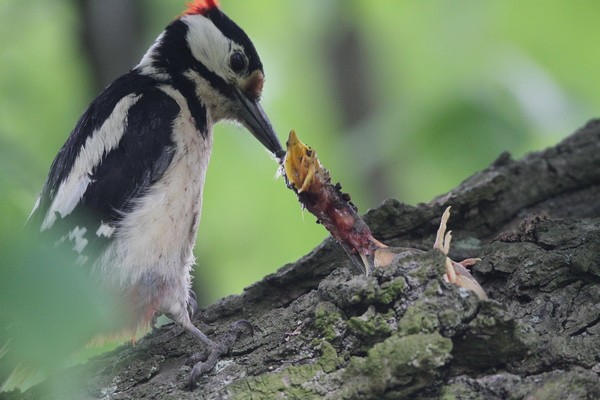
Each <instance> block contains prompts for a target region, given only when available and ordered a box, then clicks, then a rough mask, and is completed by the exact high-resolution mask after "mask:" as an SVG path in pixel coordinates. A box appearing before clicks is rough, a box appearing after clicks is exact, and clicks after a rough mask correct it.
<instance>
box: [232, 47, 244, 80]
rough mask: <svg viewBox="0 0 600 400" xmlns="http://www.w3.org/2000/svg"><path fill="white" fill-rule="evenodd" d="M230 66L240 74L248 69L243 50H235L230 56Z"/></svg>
mask: <svg viewBox="0 0 600 400" xmlns="http://www.w3.org/2000/svg"><path fill="white" fill-rule="evenodd" d="M229 66H230V67H231V70H232V71H233V72H235V73H236V74H239V73H240V72H242V71H244V70H245V69H246V58H244V55H243V54H242V53H241V52H239V51H234V52H233V54H231V57H229Z"/></svg>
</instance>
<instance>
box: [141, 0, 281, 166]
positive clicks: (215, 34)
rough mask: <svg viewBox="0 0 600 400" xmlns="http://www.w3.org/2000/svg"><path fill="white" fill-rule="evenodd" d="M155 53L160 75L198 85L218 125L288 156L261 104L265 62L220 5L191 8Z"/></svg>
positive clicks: (203, 1) (198, 2) (202, 2)
mask: <svg viewBox="0 0 600 400" xmlns="http://www.w3.org/2000/svg"><path fill="white" fill-rule="evenodd" d="M154 47H155V49H154V51H152V50H151V52H150V55H149V57H151V61H152V62H151V65H152V68H153V69H154V70H155V72H158V73H160V72H162V71H164V72H167V73H168V74H169V75H171V76H178V77H179V79H185V80H187V81H188V83H191V84H193V85H194V86H195V91H196V95H197V96H198V97H199V98H200V99H201V102H202V103H203V105H204V106H205V107H206V108H207V109H208V110H209V112H210V118H211V119H212V121H213V122H217V121H219V120H222V119H226V120H233V121H236V122H239V123H241V124H242V125H244V126H245V127H246V128H247V129H248V130H249V131H250V132H251V133H252V134H253V135H254V136H255V137H256V138H257V139H258V140H259V141H260V142H261V143H262V144H263V145H264V146H265V147H266V148H267V149H268V150H269V151H270V152H272V153H273V154H275V155H276V156H277V157H279V158H281V157H282V156H283V154H284V150H283V148H282V147H281V144H280V143H279V140H278V138H277V135H276V134H275V131H274V130H273V127H272V126H271V123H270V121H269V119H268V118H267V116H266V114H265V112H264V111H263V108H262V106H261V104H260V98H261V94H262V89H263V84H264V79H265V78H264V71H263V66H262V62H261V61H260V58H259V56H258V53H257V52H256V49H255V47H254V45H253V44H252V42H251V41H250V38H248V36H247V35H246V33H245V32H244V31H243V30H242V29H241V28H240V27H239V26H238V25H237V24H236V23H235V22H233V21H232V20H231V19H229V17H227V15H225V13H223V12H222V11H221V9H220V8H219V6H218V2H217V1H216V0H195V1H193V2H191V3H188V8H187V10H186V11H185V12H184V13H183V14H182V15H181V16H180V17H179V18H178V19H177V20H175V21H174V22H173V23H172V24H171V25H170V26H169V27H168V28H167V29H166V30H165V32H164V33H163V34H162V35H161V37H160V38H159V40H158V41H157V44H156V45H155V46H154ZM147 57H148V55H147ZM142 62H143V61H142Z"/></svg>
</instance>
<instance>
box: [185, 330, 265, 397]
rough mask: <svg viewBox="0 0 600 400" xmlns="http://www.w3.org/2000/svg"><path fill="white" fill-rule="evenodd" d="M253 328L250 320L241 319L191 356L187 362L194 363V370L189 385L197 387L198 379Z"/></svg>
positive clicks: (251, 331)
mask: <svg viewBox="0 0 600 400" xmlns="http://www.w3.org/2000/svg"><path fill="white" fill-rule="evenodd" d="M253 331H254V330H253V328H252V325H251V324H250V322H248V321H246V320H239V321H235V322H233V323H232V324H231V325H229V330H228V331H227V332H225V333H224V334H223V335H221V336H220V337H219V338H218V339H217V340H215V341H211V342H210V344H209V345H208V347H206V348H205V350H204V351H202V352H198V353H196V354H194V355H193V356H191V357H190V358H189V360H188V362H187V364H193V367H192V371H191V372H190V376H189V379H188V387H189V388H191V389H193V388H195V387H196V385H197V382H198V379H199V378H200V377H201V376H202V375H204V374H206V373H208V372H210V371H211V370H212V369H213V368H214V367H215V366H216V365H217V362H218V361H219V358H221V356H224V355H225V354H227V353H229V351H230V350H231V348H232V347H233V345H234V344H235V342H236V341H237V340H238V339H239V338H240V336H242V335H247V334H250V335H252V334H253Z"/></svg>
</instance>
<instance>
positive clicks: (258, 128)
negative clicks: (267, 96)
mask: <svg viewBox="0 0 600 400" xmlns="http://www.w3.org/2000/svg"><path fill="white" fill-rule="evenodd" d="M235 94H236V96H237V98H238V100H239V102H240V110H239V118H240V121H241V122H242V123H243V124H244V126H245V127H246V128H247V129H248V130H249V131H250V132H251V133H252V134H253V135H254V137H256V138H257V139H258V141H259V142H261V143H262V145H263V146H265V147H266V148H267V150H269V151H270V152H271V153H273V154H275V156H276V157H277V158H279V159H280V160H282V159H283V156H284V155H285V150H283V148H282V147H281V143H279V139H278V138H277V134H276V133H275V131H274V130H273V127H272V126H271V122H270V121H269V118H267V115H266V114H265V112H264V110H263V109H262V107H261V105H260V103H259V102H258V100H253V99H250V98H249V97H248V96H247V95H246V94H244V93H243V92H242V91H241V90H235Z"/></svg>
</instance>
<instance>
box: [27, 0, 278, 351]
mask: <svg viewBox="0 0 600 400" xmlns="http://www.w3.org/2000/svg"><path fill="white" fill-rule="evenodd" d="M263 79H264V77H263V68H262V64H261V61H260V59H259V57H258V54H257V53H256V50H255V48H254V46H253V44H252V42H251V41H250V39H249V38H248V37H247V36H246V34H245V33H244V32H243V31H242V29H240V28H239V27H238V26H237V25H236V24H235V23H234V22H232V21H231V20H230V19H229V18H228V17H227V16H226V15H225V14H224V13H223V12H222V11H221V10H220V9H219V8H218V7H217V6H216V4H215V2H214V1H206V0H205V1H200V0H196V2H194V3H192V4H191V5H190V6H189V9H188V11H187V12H186V13H184V14H183V15H182V16H181V17H180V18H178V19H177V20H175V21H174V22H173V23H171V24H170V25H169V26H168V27H167V28H166V30H165V31H164V32H163V33H162V34H161V35H160V36H159V38H158V39H157V41H156V42H155V44H154V45H153V46H152V47H151V48H150V50H149V51H148V52H147V53H146V55H145V56H144V57H143V59H142V61H141V62H140V63H139V64H138V65H137V66H136V67H135V68H134V69H133V70H132V71H130V72H129V73H127V74H125V75H123V76H122V77H120V78H119V79H117V80H116V81H115V82H113V83H112V84H111V85H110V86H109V87H108V88H106V89H105V90H104V91H103V92H102V93H101V94H100V95H99V96H98V97H97V98H96V99H95V100H94V101H93V102H92V103H91V105H90V106H89V108H88V109H87V110H86V111H85V113H84V114H83V116H82V117H81V119H80V120H79V122H78V123H77V125H76V127H75V129H74V130H73V132H72V133H71V135H70V137H69V138H68V140H67V141H66V143H65V144H64V146H63V147H62V148H61V150H60V151H59V153H58V155H57V156H56V158H55V159H54V162H53V163H52V166H51V168H50V172H49V175H48V178H47V181H46V183H45V185H44V187H43V189H42V192H41V194H40V196H39V198H38V200H37V202H36V205H35V207H34V209H33V211H32V213H31V216H30V218H29V221H28V225H29V226H31V227H34V228H35V229H37V230H39V231H40V232H41V234H42V235H48V234H51V235H52V238H53V240H54V241H55V242H56V243H57V244H59V245H62V246H69V247H70V248H71V249H72V250H73V251H74V252H75V253H76V258H77V262H78V263H80V264H85V265H87V266H89V267H90V269H91V271H92V272H93V276H94V277H95V278H96V279H98V280H99V281H100V282H101V283H103V284H106V285H107V286H108V287H110V288H111V289H113V290H115V291H116V292H118V293H120V294H122V295H123V296H124V297H125V298H128V300H129V302H130V307H131V310H129V311H131V312H132V313H133V314H134V319H135V320H134V321H132V326H131V328H135V327H137V326H138V324H141V323H147V322H148V321H149V320H150V319H151V318H152V316H153V315H154V313H155V312H157V313H164V314H166V315H167V316H169V317H170V318H172V319H173V320H174V321H176V322H177V323H179V324H180V325H182V326H183V327H184V328H185V329H187V330H188V331H190V332H191V333H192V334H193V335H194V336H196V337H197V338H199V339H200V340H201V341H202V342H204V343H205V344H207V345H209V346H212V345H213V343H212V342H211V341H210V340H209V339H207V338H206V336H204V334H202V332H200V331H199V330H198V329H197V328H196V327H195V326H194V325H193V324H192V323H191V322H190V318H189V315H188V311H187V307H188V303H190V302H193V299H191V298H190V294H189V291H190V287H191V275H190V273H191V269H192V267H193V264H194V256H193V252H192V250H193V247H194V242H195V239H196V232H197V229H198V223H199V219H200V213H201V210H202V189H203V186H204V179H205V173H206V169H207V165H208V161H209V158H210V153H211V148H212V142H213V132H212V128H213V125H214V124H215V123H217V122H218V121H220V120H234V121H238V122H240V123H241V124H243V125H244V126H245V127H247V128H248V129H249V130H250V132H251V133H253V134H254V135H255V136H256V137H257V139H258V140H259V141H260V142H261V143H262V144H263V145H264V146H265V147H266V148H267V149H268V150H269V151H270V152H272V153H274V154H275V155H276V156H278V157H281V156H282V154H283V150H282V148H281V145H280V144H279V141H278V139H277V137H276V135H275V133H274V131H273V129H272V127H271V125H270V123H269V120H268V119H267V117H266V116H265V114H264V112H263V111H262V108H261V106H260V104H259V99H260V95H261V91H262V85H263Z"/></svg>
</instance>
